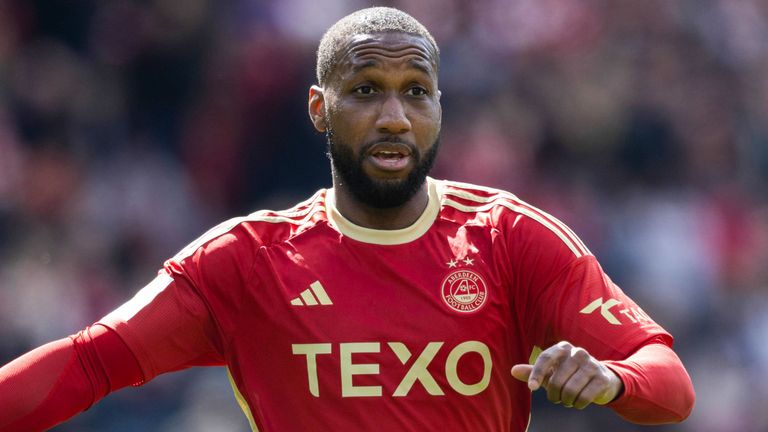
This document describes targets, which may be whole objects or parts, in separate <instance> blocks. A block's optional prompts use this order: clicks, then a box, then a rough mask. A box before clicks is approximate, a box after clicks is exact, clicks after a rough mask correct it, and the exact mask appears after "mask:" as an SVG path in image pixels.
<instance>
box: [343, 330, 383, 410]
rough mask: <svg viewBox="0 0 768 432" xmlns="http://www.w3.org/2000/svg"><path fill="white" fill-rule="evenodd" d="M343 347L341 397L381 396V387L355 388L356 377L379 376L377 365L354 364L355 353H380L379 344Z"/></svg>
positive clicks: (346, 344)
mask: <svg viewBox="0 0 768 432" xmlns="http://www.w3.org/2000/svg"><path fill="white" fill-rule="evenodd" d="M340 345H341V397H362V396H381V386H355V385H354V384H353V383H352V377H353V376H354V375H378V374H379V365H378V364H377V363H361V364H353V363H352V354H353V353H378V352H381V344H379V343H378V342H350V343H342V344H340Z"/></svg>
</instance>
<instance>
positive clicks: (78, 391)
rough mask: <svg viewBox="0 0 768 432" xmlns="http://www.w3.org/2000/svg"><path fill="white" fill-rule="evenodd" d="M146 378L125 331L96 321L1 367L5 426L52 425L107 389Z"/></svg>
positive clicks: (1, 424) (0, 421)
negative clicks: (122, 333)
mask: <svg viewBox="0 0 768 432" xmlns="http://www.w3.org/2000/svg"><path fill="white" fill-rule="evenodd" d="M140 381H141V372H140V369H139V367H138V363H136V360H135V359H134V358H133V355H132V354H131V352H130V351H129V350H128V347H127V346H125V344H124V343H123V342H122V340H121V339H120V337H119V336H117V334H115V333H114V332H113V331H111V330H109V329H107V328H106V327H103V326H100V325H96V326H94V327H91V328H89V329H86V330H84V331H82V332H80V333H78V334H77V335H74V336H71V337H68V338H63V339H60V340H57V341H54V342H51V343H48V344H46V345H43V346H41V347H39V348H37V349H35V350H33V351H30V352H29V353H27V354H25V355H23V356H21V357H19V358H18V359H16V360H14V361H12V362H11V363H9V364H7V365H5V366H3V367H2V368H0V431H3V432H4V431H39V430H45V429H48V428H50V427H52V426H54V425H56V424H58V423H61V422H63V421H64V420H66V419H68V418H70V417H72V416H74V415H76V414H78V413H80V412H82V411H84V410H86V409H88V408H89V407H90V406H91V405H92V404H93V403H94V402H96V401H97V400H99V399H101V398H102V397H104V396H105V395H106V394H107V393H109V392H111V391H114V390H117V389H119V388H121V387H125V386H127V385H130V384H134V383H137V382H140Z"/></svg>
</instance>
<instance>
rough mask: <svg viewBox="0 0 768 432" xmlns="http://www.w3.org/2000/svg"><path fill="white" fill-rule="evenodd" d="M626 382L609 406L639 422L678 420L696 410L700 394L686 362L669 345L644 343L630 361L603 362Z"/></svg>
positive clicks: (626, 417)
mask: <svg viewBox="0 0 768 432" xmlns="http://www.w3.org/2000/svg"><path fill="white" fill-rule="evenodd" d="M603 363H604V364H605V365H606V366H608V367H609V368H610V369H611V370H613V371H614V372H615V373H616V374H617V375H618V376H619V378H621V380H622V382H623V383H624V391H623V393H622V394H621V396H619V398H618V399H616V400H615V401H613V402H611V403H610V404H609V405H608V406H610V407H611V408H613V409H614V410H615V411H616V413H618V414H619V415H620V416H622V417H623V418H625V419H627V420H629V421H631V422H633V423H638V424H661V423H677V422H681V421H683V420H685V419H686V418H687V417H688V415H689V414H690V413H691V410H692V409H693V404H694V401H695V399H696V395H695V393H694V390H693V384H692V383H691V379H690V377H689V376H688V373H687V372H686V370H685V367H683V364H682V362H681V361H680V359H679V358H678V357H677V355H676V354H675V352H674V351H672V349H671V348H670V347H668V346H667V345H664V344H661V343H652V344H648V345H645V346H643V347H642V348H640V349H639V350H638V351H637V352H635V353H634V354H632V355H631V356H629V357H628V358H627V359H626V360H621V361H605V362H603Z"/></svg>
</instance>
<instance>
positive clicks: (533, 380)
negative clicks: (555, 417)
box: [512, 341, 624, 409]
mask: <svg viewBox="0 0 768 432" xmlns="http://www.w3.org/2000/svg"><path fill="white" fill-rule="evenodd" d="M512 376H514V377H515V378H517V379H519V380H520V381H524V382H527V383H528V388H530V389H531V391H535V390H538V389H539V388H541V387H544V388H545V389H546V390H547V399H549V400H550V401H551V402H554V403H557V404H559V403H562V404H563V406H565V407H567V408H578V409H583V408H584V407H586V406H587V405H589V404H591V403H596V404H598V405H605V404H607V403H608V402H611V401H612V400H614V399H615V398H616V396H617V395H618V394H619V393H621V391H622V390H623V389H624V383H622V381H621V379H620V378H619V377H618V376H616V374H615V373H614V372H613V371H612V370H610V369H609V368H608V367H606V366H605V365H604V364H602V363H600V361H598V360H597V359H596V358H594V357H592V356H591V355H590V354H589V353H588V352H587V351H586V350H585V349H583V348H579V347H577V346H574V345H573V344H571V343H569V342H565V341H563V342H559V343H557V344H556V345H553V346H551V347H549V348H548V349H546V350H544V351H543V352H542V353H541V354H540V355H539V358H538V359H537V360H536V363H534V364H533V365H528V364H518V365H515V366H513V367H512Z"/></svg>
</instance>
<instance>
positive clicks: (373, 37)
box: [336, 32, 437, 77]
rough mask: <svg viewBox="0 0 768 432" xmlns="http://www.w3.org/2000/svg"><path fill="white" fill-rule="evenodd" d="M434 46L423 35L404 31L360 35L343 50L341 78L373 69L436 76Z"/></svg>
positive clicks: (351, 40)
mask: <svg viewBox="0 0 768 432" xmlns="http://www.w3.org/2000/svg"><path fill="white" fill-rule="evenodd" d="M433 51H434V50H433V48H432V47H431V45H430V43H429V42H428V41H427V40H426V39H425V38H424V37H422V36H419V35H413V34H409V33H400V32H386V33H373V34H358V35H354V36H352V37H350V38H349V39H348V40H347V41H346V43H344V44H343V45H342V47H341V49H340V50H339V60H338V63H337V64H336V70H337V72H338V73H339V75H340V76H341V77H345V76H348V75H350V74H355V73H357V72H360V71H362V70H365V69H367V68H369V67H373V68H376V67H386V66H388V65H393V64H394V65H398V66H403V65H405V66H408V67H412V68H415V69H418V70H421V71H422V72H424V73H426V74H428V75H433V76H435V75H436V74H437V70H436V69H437V67H436V65H437V59H436V58H435V53H434V52H433Z"/></svg>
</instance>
